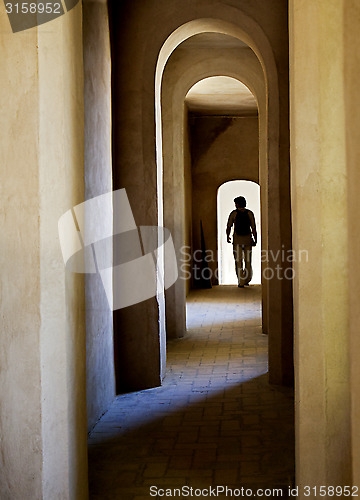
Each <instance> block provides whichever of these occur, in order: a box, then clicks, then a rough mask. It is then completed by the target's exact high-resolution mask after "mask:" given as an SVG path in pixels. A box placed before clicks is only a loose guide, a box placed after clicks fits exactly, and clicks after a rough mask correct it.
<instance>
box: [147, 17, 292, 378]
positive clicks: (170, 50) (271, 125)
mask: <svg viewBox="0 0 360 500" xmlns="http://www.w3.org/2000/svg"><path fill="white" fill-rule="evenodd" d="M202 23H203V24H202ZM209 31H210V32H215V33H221V34H224V35H227V36H233V37H236V38H238V39H240V40H242V41H245V42H246V43H247V44H248V46H249V47H250V48H251V50H252V53H253V54H255V56H256V58H257V61H258V65H259V68H261V71H260V73H262V78H263V81H262V85H259V81H258V87H259V86H262V90H260V88H257V89H255V87H256V85H254V83H253V82H252V80H251V78H249V77H246V75H244V74H243V75H241V77H239V75H238V74H237V72H236V71H234V69H233V68H230V67H228V68H224V67H222V68H221V69H219V68H218V67H214V64H211V63H210V67H211V69H209V62H210V61H209V60H208V61H207V65H206V66H203V67H201V62H199V63H198V64H197V65H191V68H189V70H188V71H185V72H184V73H183V74H182V75H181V77H179V79H178V81H177V82H174V84H173V85H174V91H173V97H172V99H171V101H172V103H175V101H176V98H175V94H176V93H179V92H182V93H183V97H185V95H186V92H187V91H188V90H189V89H190V88H191V86H192V85H194V84H195V83H196V82H197V81H199V80H201V79H203V78H206V77H208V76H215V75H220V74H221V75H224V76H231V77H235V78H237V79H239V80H240V81H242V82H243V83H245V84H247V85H248V86H249V87H250V88H251V89H254V94H255V95H257V96H259V95H260V94H262V98H261V99H259V98H258V101H261V106H259V113H260V123H261V132H260V136H261V144H262V145H261V147H260V156H261V161H260V184H261V186H262V196H261V199H262V214H263V215H262V217H263V220H262V227H263V228H264V229H265V231H264V239H263V241H264V248H265V249H266V250H269V249H270V248H274V249H275V248H280V246H281V245H280V242H281V239H282V238H281V234H280V232H281V229H280V223H277V221H279V217H280V205H279V199H280V193H279V189H280V181H279V155H278V142H279V102H278V85H277V72H276V68H275V67H274V59H273V57H272V53H271V50H270V51H267V50H265V53H267V56H268V57H265V58H264V57H263V56H262V55H261V51H260V50H259V48H258V46H257V45H256V44H255V43H254V42H253V41H252V40H251V37H250V36H249V35H247V33H246V32H244V31H243V30H242V29H241V28H239V27H238V26H236V25H233V24H231V23H228V22H224V21H221V20H219V21H218V20H215V19H211V20H209V19H198V20H196V21H191V22H189V23H187V24H186V25H184V26H181V27H180V28H178V29H177V30H175V31H174V32H173V33H172V34H171V35H170V37H169V38H168V39H167V40H166V42H165V43H164V45H163V47H162V49H161V50H160V53H159V58H158V63H157V69H156V77H155V81H156V95H155V108H156V137H157V184H158V204H159V210H158V223H159V225H162V224H163V223H164V219H165V220H166V219H168V217H166V216H165V218H164V213H163V211H162V206H163V202H164V200H163V187H162V183H163V178H162V176H163V171H164V172H165V170H166V166H165V163H163V158H164V162H165V157H166V152H165V151H164V150H163V147H164V144H165V140H164V134H168V133H169V130H170V129H169V128H168V127H165V128H166V132H165V128H164V132H163V131H162V127H161V124H162V122H163V121H164V122H165V121H166V122H167V124H168V125H169V124H171V120H170V121H169V120H167V118H166V117H164V116H162V114H161V100H162V98H163V95H162V94H163V90H162V85H163V81H164V70H165V67H166V63H167V62H168V61H169V60H170V57H171V56H172V55H173V54H175V53H176V49H177V48H179V47H180V44H181V43H182V41H184V40H186V39H188V38H190V37H191V36H194V35H195V34H198V33H201V32H209ZM261 41H262V43H263V45H264V46H265V47H266V42H264V38H263V39H262V40H261ZM266 49H269V47H266ZM212 60H213V61H214V58H212ZM218 65H219V66H224V64H221V61H218ZM191 74H192V76H190V75H191ZM257 76H259V72H258V75H257ZM181 86H182V89H181V90H179V88H180V87H181ZM184 92H185V94H184ZM182 101H183V99H182ZM178 113H179V111H178ZM180 114H183V111H182V112H180ZM179 123H182V124H183V119H182V120H181V119H180V120H179ZM170 128H171V127H170ZM175 130H176V134H177V140H180V141H181V135H182V134H183V129H182V128H181V126H180V127H179V126H175ZM175 142H176V140H175ZM173 143H174V138H173ZM180 156H181V153H180ZM172 158H173V171H174V169H176V165H179V164H181V158H180V157H179V156H178V157H176V155H174V156H173V157H172ZM164 180H165V182H166V173H165V177H164ZM268 182H269V184H268ZM269 185H271V192H270V193H269ZM178 187H179V186H177V188H178ZM179 191H180V192H181V189H180V190H179V189H177V192H178V193H179ZM268 195H269V196H268ZM269 199H270V201H271V204H269ZM172 201H174V200H172ZM178 205H179V204H178ZM180 205H181V203H180ZM174 206H176V204H175V205H174V203H172V207H174ZM178 208H179V207H178ZM180 210H181V207H180ZM269 213H271V217H270V220H271V226H272V227H269V228H268V223H267V221H268V219H267V215H268V214H269ZM181 219H182V217H180V220H181ZM169 225H170V229H174V227H175V226H174V223H173V222H172V223H171V222H170V224H169ZM267 228H268V229H269V231H267V230H266V229H267ZM181 233H183V228H181V227H180V234H181ZM268 234H270V235H271V240H270V239H268V238H267V236H268ZM174 238H175V243H176V246H177V247H178V248H180V247H181V246H182V245H181V243H183V242H184V238H183V237H182V236H179V234H177V232H175V233H174ZM269 288H271V294H270V293H269ZM263 290H264V292H263V325H264V330H265V332H266V333H267V332H271V330H272V331H273V332H274V334H273V335H272V336H271V341H270V343H271V344H272V348H271V347H270V367H271V368H270V370H271V379H272V380H273V381H274V382H279V383H281V382H282V381H284V379H286V377H288V375H289V372H292V360H290V361H289V358H290V359H291V352H290V353H289V352H288V353H287V356H288V360H287V361H286V360H285V363H286V362H288V363H290V365H291V368H290V370H289V369H287V375H284V373H282V362H283V361H284V349H283V346H282V332H281V327H280V328H279V326H280V324H281V318H280V317H279V316H280V315H281V314H280V315H279V311H278V308H275V309H274V312H273V314H272V305H271V304H270V300H269V299H270V296H271V295H272V296H273V297H277V299H276V300H277V302H278V299H279V296H281V294H282V290H281V284H280V283H278V282H276V281H273V282H272V283H269V282H265V283H264V286H263ZM184 292H185V287H184V283H181V282H179V283H178V284H177V285H175V287H173V289H172V290H171V291H170V292H168V295H167V303H168V308H169V309H170V314H168V317H171V318H173V320H172V322H173V323H174V321H175V323H178V324H177V325H176V324H175V325H171V326H170V330H171V331H172V332H171V336H175V337H176V336H181V335H182V334H183V332H184V330H185V319H184V315H183V312H182V311H184V306H185V296H184ZM272 326H273V327H272ZM275 332H276V333H275ZM289 334H290V335H291V333H289V332H288V335H289ZM285 343H286V342H285ZM271 360H272V361H271ZM272 367H273V369H272ZM288 368H289V367H288ZM289 378H290V379H291V378H292V375H291V374H290V377H289Z"/></svg>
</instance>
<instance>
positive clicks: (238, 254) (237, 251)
mask: <svg viewBox="0 0 360 500" xmlns="http://www.w3.org/2000/svg"><path fill="white" fill-rule="evenodd" d="M233 255H234V260H235V273H236V276H237V280H238V284H239V285H241V282H240V280H241V271H242V248H241V245H234V247H233Z"/></svg>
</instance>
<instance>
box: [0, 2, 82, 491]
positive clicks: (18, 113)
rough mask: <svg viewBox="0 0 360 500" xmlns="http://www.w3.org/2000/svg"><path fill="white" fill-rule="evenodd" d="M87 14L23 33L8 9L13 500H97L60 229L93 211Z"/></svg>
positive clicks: (2, 430)
mask: <svg viewBox="0 0 360 500" xmlns="http://www.w3.org/2000/svg"><path fill="white" fill-rule="evenodd" d="M81 17H82V15H81V6H80V5H79V6H78V7H76V8H75V9H73V10H72V11H71V12H70V13H68V14H66V15H64V16H62V17H61V18H59V19H57V20H55V21H52V22H51V23H48V24H46V25H43V26H41V27H39V28H38V29H36V28H33V29H31V30H28V31H26V32H22V33H21V32H20V33H17V34H13V33H12V32H11V31H10V26H9V23H8V20H7V17H6V14H5V10H4V5H3V4H2V5H1V6H0V22H1V29H0V32H1V35H0V47H1V48H0V50H1V59H0V65H1V71H0V74H1V95H2V104H1V109H2V112H1V118H0V120H1V122H0V123H1V125H0V127H1V134H0V136H1V148H0V151H1V165H2V167H1V183H0V185H1V187H2V196H1V201H0V203H1V208H0V214H1V220H2V229H1V241H2V244H1V246H2V252H1V257H0V259H1V290H2V294H1V295H2V299H1V306H0V307H1V317H2V333H1V337H0V338H1V340H0V342H1V346H0V353H1V354H0V356H1V360H0V364H1V367H2V370H1V375H0V391H1V400H2V405H1V410H0V434H1V444H0V447H1V453H0V456H1V457H2V458H1V465H0V492H1V493H0V496H1V498H4V499H6V500H7V499H9V500H10V499H11V500H16V499H19V500H23V499H24V498H29V499H40V498H44V499H51V500H52V499H54V498H64V499H70V498H72V499H75V498H76V499H81V498H86V496H87V458H86V407H85V330H84V325H85V319H84V291H83V290H84V280H83V276H81V275H72V274H71V275H70V274H68V273H67V272H66V271H65V267H64V263H63V260H62V255H61V251H60V245H59V238H58V229H57V223H58V219H59V217H60V216H61V215H62V214H63V213H64V212H65V211H67V210H68V209H69V208H71V207H72V206H73V205H75V204H77V203H79V202H81V201H83V197H84V178H83V132H82V131H83V96H82V94H83V87H82V81H83V74H82V71H83V70H82V36H81Z"/></svg>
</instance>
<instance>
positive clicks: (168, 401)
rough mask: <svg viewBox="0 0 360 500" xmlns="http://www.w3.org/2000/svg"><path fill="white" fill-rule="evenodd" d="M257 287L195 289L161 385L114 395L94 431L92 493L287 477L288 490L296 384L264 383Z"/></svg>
mask: <svg viewBox="0 0 360 500" xmlns="http://www.w3.org/2000/svg"><path fill="white" fill-rule="evenodd" d="M260 293H261V291H260V287H259V286H251V287H249V288H244V289H238V288H237V287H233V286H226V287H214V288H213V289H211V290H203V291H196V292H192V294H191V295H190V297H189V302H188V306H187V318H188V332H187V334H186V336H185V337H184V338H183V339H179V340H175V341H171V342H170V343H169V344H168V361H167V366H168V368H167V375H166V378H165V380H164V384H163V386H162V387H159V388H155V389H151V390H147V391H141V392H136V393H131V394H125V395H122V396H119V397H117V399H116V400H115V401H114V403H113V404H112V406H111V408H110V409H109V411H108V412H107V413H106V414H105V415H104V416H103V418H102V419H101V421H100V422H99V423H98V424H97V425H96V427H95V428H94V430H93V432H92V433H91V436H90V438H89V473H90V498H91V499H102V500H107V499H109V500H113V499H114V500H117V499H119V500H141V499H148V500H149V499H150V498H152V497H151V496H150V489H149V488H150V486H156V487H158V488H164V489H166V488H175V487H177V488H181V486H184V485H188V486H191V487H193V488H194V490H195V488H208V487H209V486H214V487H215V486H216V485H220V486H221V485H224V486H228V487H229V488H233V489H236V488H241V487H246V488H252V489H253V491H254V496H255V495H256V493H255V492H256V489H257V488H278V487H279V488H280V487H284V488H285V489H284V493H283V495H282V497H283V498H286V497H287V494H286V491H287V486H288V485H289V484H291V483H292V482H293V475H294V428H293V392H292V390H291V389H287V388H282V387H277V386H271V385H269V384H268V377H267V336H266V335H263V334H262V333H261V309H260ZM203 497H204V498H205V496H203ZM203 497H201V498H203ZM178 498H179V496H178ZM181 498H182V497H181ZM218 498H225V495H219V496H218ZM226 498H235V495H234V497H231V496H230V495H229V493H228V496H227V497H226Z"/></svg>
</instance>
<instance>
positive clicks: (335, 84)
mask: <svg viewBox="0 0 360 500" xmlns="http://www.w3.org/2000/svg"><path fill="white" fill-rule="evenodd" d="M300 4H301V5H297V6H296V8H295V4H294V2H292V3H291V47H290V48H291V72H290V84H291V86H290V89H291V110H292V112H291V154H292V157H291V158H292V203H293V234H294V248H295V250H297V251H298V250H300V249H306V250H308V252H309V262H308V263H306V262H302V263H297V264H296V265H295V271H296V280H295V284H294V301H295V342H296V413H297V418H296V422H297V428H296V442H297V463H296V473H297V482H298V483H299V485H312V486H316V485H329V484H333V485H344V484H345V485H348V484H351V480H352V477H351V476H352V475H351V420H350V391H349V368H350V366H349V290H348V241H349V239H348V227H350V226H348V223H347V217H348V203H347V202H348V185H347V179H348V169H347V151H346V141H345V130H350V131H351V130H353V126H354V123H352V122H351V121H349V122H348V121H345V120H346V118H347V117H346V115H345V108H344V103H345V96H346V90H345V87H344V73H343V68H344V34H345V31H344V30H345V29H346V28H345V23H344V18H343V8H344V2H343V1H339V0H331V1H328V0H326V1H320V2H315V3H314V2H312V1H310V0H309V1H308V0H304V1H301V2H300ZM357 68H358V67H357ZM353 85H355V83H353ZM352 105H354V103H353V104H352ZM350 135H351V132H350ZM357 144H358V143H357ZM349 180H350V179H349ZM349 203H350V200H349ZM350 207H351V210H354V205H350ZM350 322H352V319H351V317H350ZM356 356H357V355H356ZM354 425H356V426H357V425H358V423H357V424H355V422H354ZM355 456H357V453H356V454H355ZM301 498H302V497H301Z"/></svg>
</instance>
